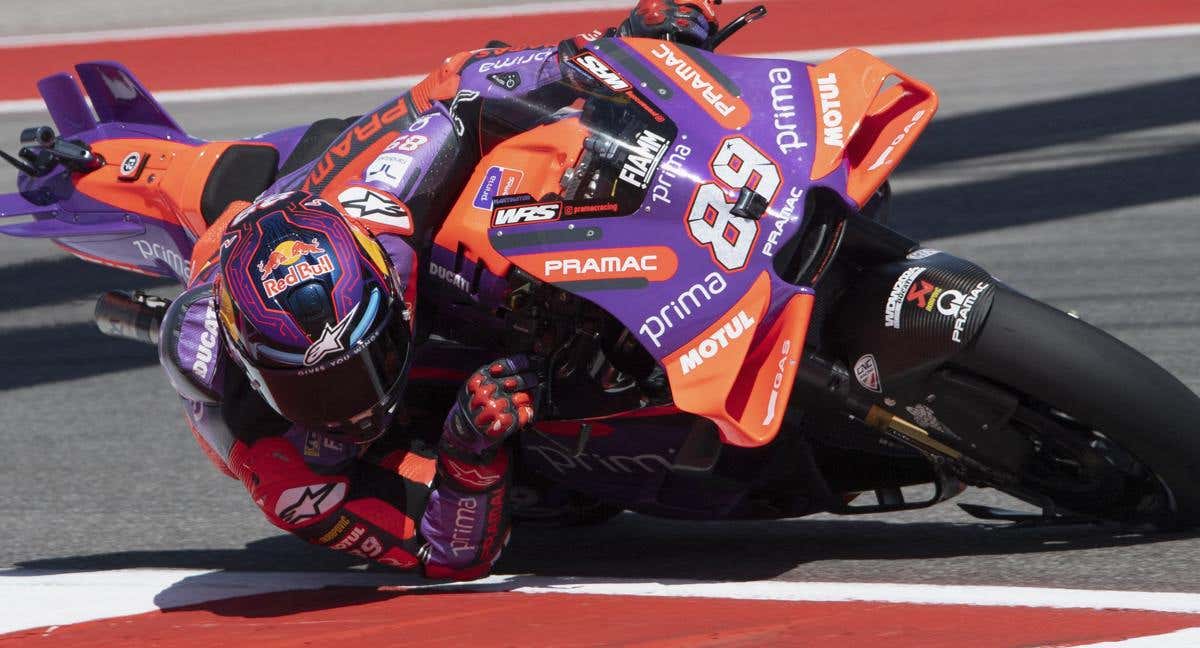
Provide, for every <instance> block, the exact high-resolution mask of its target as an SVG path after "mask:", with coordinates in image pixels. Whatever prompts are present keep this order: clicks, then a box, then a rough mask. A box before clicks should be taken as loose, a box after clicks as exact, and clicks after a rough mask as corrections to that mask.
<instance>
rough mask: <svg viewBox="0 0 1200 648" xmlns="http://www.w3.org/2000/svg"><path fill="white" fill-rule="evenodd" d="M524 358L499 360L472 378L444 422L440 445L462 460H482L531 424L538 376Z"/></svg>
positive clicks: (481, 368) (515, 357)
mask: <svg viewBox="0 0 1200 648" xmlns="http://www.w3.org/2000/svg"><path fill="white" fill-rule="evenodd" d="M530 366H531V363H530V360H529V358H527V357H525V356H513V357H510V358H502V359H500V360H497V361H495V362H492V363H490V364H488V365H486V366H484V367H480V368H479V370H478V371H476V372H475V373H474V374H471V377H470V378H468V379H467V383H466V385H464V386H463V390H462V392H460V394H459V397H458V402H456V403H455V404H454V407H453V408H451V410H450V415H449V416H448V417H447V418H446V428H445V431H444V433H443V435H442V443H443V445H444V446H448V449H449V450H450V451H452V452H456V453H458V454H460V455H463V456H464V458H481V459H482V458H484V457H486V456H487V455H488V454H490V453H491V452H492V451H493V450H495V449H496V448H497V447H499V446H500V444H502V443H504V441H505V439H507V438H508V437H510V436H512V435H513V434H514V433H515V432H517V431H518V430H520V429H521V428H523V427H525V426H526V425H528V424H529V423H530V422H531V421H533V419H534V417H535V414H536V407H537V386H538V382H539V381H538V378H537V375H536V374H535V373H534V372H533V371H531V370H530Z"/></svg>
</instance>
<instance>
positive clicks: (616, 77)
mask: <svg viewBox="0 0 1200 648" xmlns="http://www.w3.org/2000/svg"><path fill="white" fill-rule="evenodd" d="M571 60H572V61H574V62H575V64H576V65H578V66H579V67H581V68H583V71H584V72H587V73H588V74H590V75H591V76H592V77H593V78H595V79H596V80H597V81H599V82H600V83H603V84H604V85H606V86H608V89H609V90H612V91H613V92H616V93H621V92H628V91H630V90H632V89H633V86H631V85H629V82H628V81H626V80H625V79H624V78H622V77H621V75H620V74H617V72H616V71H615V70H613V69H612V68H610V67H608V64H607V63H605V62H604V61H601V60H600V59H599V58H597V57H596V55H595V54H592V53H590V52H589V53H584V54H580V55H579V56H576V57H575V58H573V59H571Z"/></svg>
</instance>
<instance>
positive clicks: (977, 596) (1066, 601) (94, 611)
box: [0, 569, 1200, 645]
mask: <svg viewBox="0 0 1200 648" xmlns="http://www.w3.org/2000/svg"><path fill="white" fill-rule="evenodd" d="M330 585H341V586H363V587H381V586H392V587H402V588H406V589H409V588H411V589H416V590H427V589H433V590H444V589H451V590H454V591H489V592H495V591H510V592H517V593H523V594H531V595H536V594H550V593H552V594H591V595H610V596H667V597H698V598H728V599H744V600H772V601H803V602H857V601H861V602H886V603H906V604H917V605H978V606H995V607H1018V606H1019V607H1039V608H1083V609H1122V610H1143V611H1151V612H1177V613H1190V614H1200V594H1194V593H1167V592H1119V591H1099V590H1070V589H1050V588H1035V587H989V586H963V585H953V586H952V585H903V584H892V583H804V582H787V581H752V582H728V583H703V582H693V581H661V582H660V581H655V582H641V581H626V580H602V579H595V578H542V577H529V576H492V577H489V578H486V579H483V580H479V581H475V582H472V583H445V584H431V583H430V581H424V580H421V579H419V578H418V577H416V576H411V575H405V574H375V573H371V574H363V573H353V572H324V573H297V572H263V573H257V572H221V571H198V570H182V569H181V570H153V569H132V570H120V571H105V572H83V573H75V574H56V573H48V572H39V571H34V570H21V569H10V570H5V571H0V609H2V610H4V612H5V614H4V615H3V616H2V617H0V633H6V632H15V631H17V630H24V629H28V628H37V627H43V626H51V625H66V624H70V623H79V622H81V621H87V620H93V619H103V618H109V617H114V616H123V615H129V614H140V613H143V612H151V611H154V610H157V609H166V608H174V607H182V606H187V605H195V604H198V603H202V602H205V601H215V600H220V599H226V598H232V597H240V596H250V595H255V594H265V593H269V592H280V591H288V590H302V589H317V588H321V587H326V586H330ZM1158 645H1162V644H1158ZM1192 645H1196V644H1195V643H1193V644H1192Z"/></svg>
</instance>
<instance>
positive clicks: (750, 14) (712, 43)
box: [704, 5, 767, 52]
mask: <svg viewBox="0 0 1200 648" xmlns="http://www.w3.org/2000/svg"><path fill="white" fill-rule="evenodd" d="M766 15H767V8H766V7H764V6H763V5H758V6H757V7H755V8H753V9H751V10H750V11H747V12H746V13H744V14H742V15H740V16H738V17H737V18H734V19H733V20H732V21H730V23H729V24H728V25H725V27H724V28H722V29H721V31H718V32H717V33H716V34H714V35H713V37H712V38H711V39H709V42H708V44H707V45H708V46H707V47H705V48H704V49H706V50H708V51H710V52H714V51H716V49H717V48H718V47H720V46H721V43H724V42H725V41H726V40H729V37H730V36H733V35H734V34H736V33H738V32H739V31H741V30H742V28H743V27H745V26H746V25H749V24H750V23H752V22H754V21H756V20H759V19H761V18H764V17H766Z"/></svg>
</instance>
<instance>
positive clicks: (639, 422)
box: [519, 415, 807, 519]
mask: <svg viewBox="0 0 1200 648" xmlns="http://www.w3.org/2000/svg"><path fill="white" fill-rule="evenodd" d="M697 418H698V417H693V416H691V415H672V416H661V417H652V418H630V419H608V420H604V421H601V422H597V423H595V424H593V426H594V427H593V434H592V436H591V437H589V439H588V441H587V446H586V447H585V448H584V450H583V451H582V452H578V451H577V449H576V447H575V446H576V444H577V440H576V439H575V438H573V437H555V436H552V435H549V434H546V433H542V432H538V431H536V428H537V427H538V426H537V424H535V425H534V426H533V428H534V429H530V430H526V431H524V432H522V434H521V443H520V446H519V447H520V452H521V455H520V459H521V465H523V466H524V467H525V468H527V469H532V470H535V471H537V472H538V473H541V474H543V475H545V476H546V477H549V478H550V479H551V480H552V481H553V482H555V483H556V484H559V485H561V486H562V487H565V488H568V489H572V490H576V491H579V492H583V493H587V494H588V495H589V496H590V497H595V498H597V499H600V500H603V501H604V502H607V503H609V504H613V505H617V506H620V507H622V508H626V509H629V510H632V511H637V512H640V513H646V514H649V515H657V516H663V517H673V518H687V519H723V518H745V517H752V516H753V513H752V511H751V507H750V502H749V501H748V499H747V496H748V495H749V494H750V493H751V491H752V489H753V486H754V483H753V479H752V478H746V477H744V476H746V475H750V476H756V475H760V474H761V473H762V467H763V466H764V465H765V463H766V462H767V461H768V460H769V458H770V457H771V456H772V455H773V454H774V453H775V452H776V449H775V448H774V447H772V446H768V447H764V448H752V449H747V448H734V447H731V446H724V447H722V448H721V451H720V454H719V455H717V456H716V457H714V458H713V461H714V466H713V468H712V469H711V470H707V471H705V470H683V471H681V470H678V469H676V468H675V467H674V465H675V463H676V457H677V456H678V455H679V454H680V452H681V451H682V450H683V448H684V447H685V445H688V443H687V442H688V440H689V437H691V436H692V435H694V434H699V433H698V432H695V430H697V429H700V428H698V427H697V425H696V423H697ZM803 512H807V511H796V512H795V513H796V514H797V515H799V514H800V513H803Z"/></svg>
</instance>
